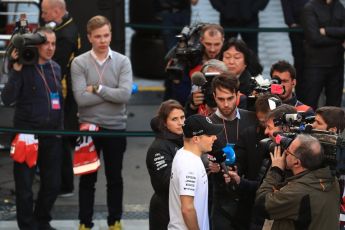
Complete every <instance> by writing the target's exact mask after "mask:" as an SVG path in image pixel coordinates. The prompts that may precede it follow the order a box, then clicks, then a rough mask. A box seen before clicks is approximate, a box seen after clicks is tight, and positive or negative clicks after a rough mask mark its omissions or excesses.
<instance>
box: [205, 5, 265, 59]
mask: <svg viewBox="0 0 345 230" xmlns="http://www.w3.org/2000/svg"><path fill="white" fill-rule="evenodd" d="M268 1H269V0H240V1H239V0H226V1H224V0H210V2H211V4H212V6H213V8H215V9H216V10H217V11H218V12H219V13H220V25H221V26H223V27H224V28H225V29H226V28H231V27H235V28H239V27H244V28H252V29H257V28H258V27H259V11H261V10H263V9H265V7H266V5H267V4H268ZM238 34H239V32H226V35H225V38H226V40H228V39H229V38H230V37H237V35H238ZM240 34H241V37H242V39H243V40H244V41H245V42H246V44H247V45H248V47H249V48H250V49H252V50H253V51H254V52H255V53H256V54H257V53H258V33H257V32H250V33H243V32H241V33H240Z"/></svg>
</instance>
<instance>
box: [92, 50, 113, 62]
mask: <svg viewBox="0 0 345 230" xmlns="http://www.w3.org/2000/svg"><path fill="white" fill-rule="evenodd" d="M91 56H92V57H93V58H94V59H95V60H96V62H97V63H98V64H99V65H103V64H104V62H106V60H107V59H108V58H113V54H112V52H111V50H110V48H109V50H108V54H107V56H106V58H104V59H103V60H102V61H100V60H99V59H98V57H97V55H96V53H95V51H94V50H93V49H91Z"/></svg>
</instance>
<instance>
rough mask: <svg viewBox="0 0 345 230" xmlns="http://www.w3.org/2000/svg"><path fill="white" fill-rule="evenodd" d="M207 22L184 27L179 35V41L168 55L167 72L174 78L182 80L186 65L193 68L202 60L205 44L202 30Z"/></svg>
mask: <svg viewBox="0 0 345 230" xmlns="http://www.w3.org/2000/svg"><path fill="white" fill-rule="evenodd" d="M204 25H205V24H203V23H198V24H196V25H193V26H190V27H189V26H185V27H183V29H182V31H181V33H180V34H179V35H177V36H176V37H178V39H179V40H178V42H177V45H176V46H174V47H173V48H172V49H171V50H170V51H169V52H168V54H167V55H166V57H165V59H166V60H168V64H167V66H166V72H167V73H168V77H169V78H171V79H173V80H180V79H181V78H182V76H183V72H184V70H185V69H186V67H187V66H188V67H190V68H193V67H194V66H196V65H197V64H199V63H200V62H201V59H202V53H203V46H202V44H201V43H200V31H201V29H202V27H203V26H204Z"/></svg>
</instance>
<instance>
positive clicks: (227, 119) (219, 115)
mask: <svg viewBox="0 0 345 230" xmlns="http://www.w3.org/2000/svg"><path fill="white" fill-rule="evenodd" d="M215 113H216V115H217V116H218V117H219V118H221V119H224V120H226V121H233V120H235V119H236V118H237V119H241V115H240V112H239V110H238V108H236V117H235V118H234V119H229V118H226V117H224V116H223V114H222V113H221V112H220V111H219V109H218V108H217V110H216V112H215Z"/></svg>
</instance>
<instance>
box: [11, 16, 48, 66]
mask: <svg viewBox="0 0 345 230" xmlns="http://www.w3.org/2000/svg"><path fill="white" fill-rule="evenodd" d="M46 40H47V38H46V37H45V35H44V34H42V33H39V32H37V33H31V32H30V31H29V27H28V21H27V20H26V15H25V14H23V15H21V16H20V19H19V21H17V22H16V27H15V29H14V31H13V33H12V37H11V40H10V43H9V46H8V48H7V50H6V55H5V57H7V58H8V59H9V60H10V62H11V61H12V62H13V61H18V63H20V64H23V65H33V64H35V63H37V62H38V49H37V47H36V45H39V44H42V43H44V42H45V41H46ZM13 49H17V50H18V56H19V57H18V60H12V58H11V53H12V51H13Z"/></svg>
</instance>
